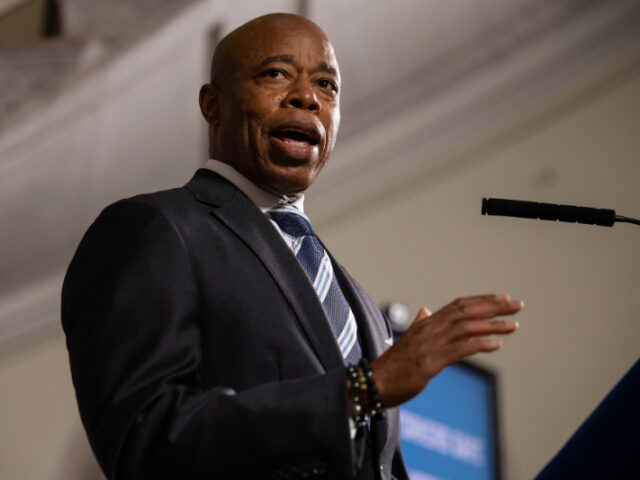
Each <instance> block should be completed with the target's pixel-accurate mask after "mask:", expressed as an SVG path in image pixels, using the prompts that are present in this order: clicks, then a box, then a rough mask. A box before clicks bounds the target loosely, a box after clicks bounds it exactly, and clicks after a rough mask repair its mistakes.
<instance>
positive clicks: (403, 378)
mask: <svg viewBox="0 0 640 480" xmlns="http://www.w3.org/2000/svg"><path fill="white" fill-rule="evenodd" d="M522 306H523V303H522V302H521V301H520V300H510V298H509V296H508V295H480V296H475V297H466V298H459V299H457V300H455V301H453V302H451V303H450V304H448V305H447V306H445V307H444V308H442V309H440V310H438V311H437V312H435V313H434V314H431V312H430V311H429V310H428V309H426V308H424V307H423V308H421V309H420V311H419V312H418V315H417V317H416V319H415V320H414V322H413V324H412V325H411V327H410V328H409V330H407V331H406V332H405V333H404V334H403V335H402V336H401V337H400V338H399V339H398V341H397V342H396V343H395V344H394V345H393V346H392V347H391V348H389V349H388V350H387V351H386V352H385V353H384V354H382V355H381V356H380V357H379V358H378V359H376V360H375V361H374V362H372V363H371V368H372V370H373V375H374V378H375V381H376V385H377V387H378V391H379V395H380V400H381V401H382V404H383V406H385V407H393V406H396V405H399V404H401V403H404V402H406V401H407V400H409V399H411V398H413V397H414V396H416V395H417V394H418V393H420V392H421V391H422V389H424V387H426V386H427V384H428V383H429V381H430V380H431V379H432V378H433V377H435V376H436V375H437V374H438V373H439V372H440V371H441V370H442V369H443V368H444V367H446V366H447V365H450V364H452V363H455V362H457V361H458V360H461V359H463V358H465V357H468V356H469V355H473V354H474V353H478V352H491V351H494V350H497V349H498V348H500V346H501V345H502V342H501V341H500V340H496V339H491V338H483V337H486V336H487V335H495V334H498V335H504V334H508V333H512V332H514V331H515V330H516V329H517V328H518V324H517V322H515V321H511V320H494V318H495V317H497V316H499V315H513V314H515V313H517V312H519V311H520V309H521V308H522Z"/></svg>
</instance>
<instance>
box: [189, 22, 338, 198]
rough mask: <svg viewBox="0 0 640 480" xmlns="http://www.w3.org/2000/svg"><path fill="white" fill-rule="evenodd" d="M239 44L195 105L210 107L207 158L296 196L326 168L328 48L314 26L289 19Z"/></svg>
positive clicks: (332, 65) (332, 116) (331, 107)
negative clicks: (224, 72)
mask: <svg viewBox="0 0 640 480" xmlns="http://www.w3.org/2000/svg"><path fill="white" fill-rule="evenodd" d="M246 37H248V38H241V40H237V45H236V44H234V49H235V51H232V52H231V55H232V57H233V58H234V59H235V61H234V67H233V70H232V71H231V73H230V75H229V77H228V79H226V81H224V82H220V83H222V85H216V86H206V85H205V87H203V92H204V93H203V92H201V105H202V103H203V98H204V101H205V103H206V101H207V98H209V100H210V101H211V102H212V105H211V106H212V108H211V111H212V114H213V115H212V116H211V118H209V117H208V118H207V119H208V120H209V122H210V124H211V128H210V135H211V136H212V138H211V140H212V144H213V146H212V153H213V154H214V158H216V159H218V160H221V161H224V162H226V163H229V164H231V165H232V166H233V167H234V168H236V170H238V171H240V173H242V174H243V175H245V176H246V177H247V178H249V179H250V180H252V181H253V182H254V183H255V184H256V185H258V186H259V187H261V188H262V189H263V190H266V191H268V192H270V193H272V194H275V195H284V194H292V193H297V192H301V191H303V190H305V189H306V188H308V187H309V186H310V185H311V184H312V183H313V181H314V180H315V179H316V177H317V176H318V173H319V172H320V170H321V169H322V167H323V166H324V164H325V163H326V162H327V160H328V158H329V155H330V154H331V152H332V150H333V146H334V143H335V139H336V134H337V131H338V125H339V121H340V108H339V89H340V77H339V72H338V65H337V62H336V59H335V55H334V52H333V48H332V46H331V44H330V43H329V41H328V40H327V38H326V37H325V36H324V33H322V31H321V30H319V28H318V27H316V26H315V25H313V24H310V23H308V22H307V21H305V20H303V19H299V18H296V17H293V18H285V19H284V20H283V19H279V21H275V20H274V21H273V22H267V23H266V24H261V25H259V26H258V27H257V28H256V29H255V30H254V31H252V32H251V35H246ZM205 90H208V91H209V92H210V93H209V95H207V93H206V91H205ZM205 107H206V105H205V106H203V112H205V116H207V113H206V108H205Z"/></svg>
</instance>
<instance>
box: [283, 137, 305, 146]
mask: <svg viewBox="0 0 640 480" xmlns="http://www.w3.org/2000/svg"><path fill="white" fill-rule="evenodd" d="M284 143H286V144H288V145H293V146H295V147H307V146H309V144H308V143H307V142H299V141H297V140H291V139H290V138H287V139H285V141H284Z"/></svg>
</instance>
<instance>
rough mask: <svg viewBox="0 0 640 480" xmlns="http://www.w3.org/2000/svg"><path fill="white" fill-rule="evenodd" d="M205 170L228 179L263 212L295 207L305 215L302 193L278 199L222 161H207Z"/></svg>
mask: <svg viewBox="0 0 640 480" xmlns="http://www.w3.org/2000/svg"><path fill="white" fill-rule="evenodd" d="M204 168H206V169H208V170H211V171H212V172H215V173H217V174H218V175H220V176H221V177H224V178H226V179H227V180H228V181H229V182H231V183H232V184H233V185H235V186H236V187H237V188H238V189H239V190H240V191H241V192H242V193H244V194H245V195H246V196H247V197H249V199H250V200H251V201H252V202H253V203H255V205H256V206H257V207H258V208H259V209H260V210H261V211H262V212H263V213H266V212H267V210H269V209H271V208H273V207H275V206H276V205H284V204H286V205H293V206H294V207H296V208H297V209H298V210H300V211H301V212H303V213H304V194H303V193H300V194H297V195H295V196H291V197H278V196H277V195H272V194H271V193H269V192H265V191H264V190H262V189H261V188H260V187H258V186H257V185H256V184H255V183H253V182H252V181H251V180H249V179H248V178H247V177H245V176H244V175H242V174H241V173H240V172H238V171H237V170H236V169H235V168H233V167H232V166H231V165H229V164H227V163H224V162H221V161H220V160H213V159H209V160H207V163H206V164H205V165H204Z"/></svg>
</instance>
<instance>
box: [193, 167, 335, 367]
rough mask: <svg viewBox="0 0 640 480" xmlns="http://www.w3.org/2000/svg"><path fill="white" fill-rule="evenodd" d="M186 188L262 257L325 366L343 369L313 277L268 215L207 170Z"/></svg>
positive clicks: (201, 172) (200, 171)
mask: <svg viewBox="0 0 640 480" xmlns="http://www.w3.org/2000/svg"><path fill="white" fill-rule="evenodd" d="M186 188H187V189H189V190H190V191H191V192H192V193H193V194H194V196H195V197H196V199H197V200H199V201H201V202H204V203H207V204H209V205H211V206H212V207H213V208H212V209H211V211H210V213H211V215H213V216H214V217H215V218H217V219H218V220H220V221H221V222H222V223H223V224H224V225H226V226H227V228H228V229H229V230H231V231H232V232H233V233H234V234H235V235H236V236H237V237H238V239H239V240H240V241H242V242H243V243H244V244H245V245H246V246H247V247H248V248H249V249H250V250H251V251H252V252H253V253H254V254H255V255H256V256H257V257H258V258H259V259H260V261H261V262H262V264H263V265H264V266H265V268H266V269H267V270H268V271H269V273H270V274H271V277H272V278H273V280H274V281H275V282H276V283H277V284H278V286H279V288H280V291H281V292H282V295H283V296H284V297H285V298H286V299H287V302H288V303H289V305H290V306H291V308H292V310H293V311H294V312H295V315H296V318H297V320H298V322H299V323H300V325H301V327H302V329H303V330H304V332H305V334H306V336H307V338H308V340H309V343H310V344H311V346H312V348H313V350H314V351H315V353H316V355H317V357H318V359H319V360H320V362H321V363H322V365H323V367H324V368H325V369H326V370H333V369H336V368H340V367H342V366H344V361H343V359H342V355H341V354H340V349H339V347H338V343H337V341H336V339H335V336H334V335H333V332H332V331H331V327H330V326H329V322H328V320H327V317H326V315H325V313H324V309H323V308H322V305H321V304H320V301H319V299H318V296H317V295H316V292H315V290H314V289H313V286H312V285H311V282H310V281H309V278H308V277H307V275H306V274H305V272H304V270H302V268H301V266H300V264H299V263H298V261H297V260H296V258H295V257H294V255H293V253H292V252H291V250H290V249H289V248H288V247H287V245H286V244H285V243H284V242H283V241H282V238H280V235H279V234H278V232H277V231H276V230H275V229H274V228H273V226H272V225H271V223H270V222H269V220H268V219H267V218H266V216H265V215H264V214H263V213H262V212H261V211H260V210H259V209H258V208H257V207H256V206H255V205H254V204H253V202H251V200H249V198H247V197H246V196H245V195H244V194H243V193H242V192H240V191H239V190H238V189H237V188H236V187H235V186H233V185H232V184H231V183H229V182H228V181H227V180H225V179H223V178H222V177H220V176H219V175H217V174H215V173H213V172H211V171H209V170H205V169H201V170H198V171H197V172H196V175H195V176H194V178H193V179H192V180H191V181H190V182H189V183H188V184H187V185H186Z"/></svg>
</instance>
